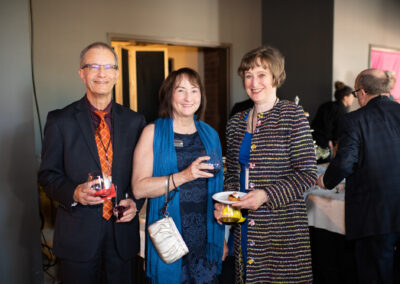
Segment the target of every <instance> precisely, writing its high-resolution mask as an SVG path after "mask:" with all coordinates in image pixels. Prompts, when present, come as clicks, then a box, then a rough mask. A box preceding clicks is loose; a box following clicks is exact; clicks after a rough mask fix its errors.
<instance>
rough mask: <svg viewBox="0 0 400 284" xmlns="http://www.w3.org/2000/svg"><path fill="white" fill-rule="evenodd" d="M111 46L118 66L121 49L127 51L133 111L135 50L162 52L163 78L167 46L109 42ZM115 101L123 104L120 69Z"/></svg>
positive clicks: (165, 75)
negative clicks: (116, 57)
mask: <svg viewBox="0 0 400 284" xmlns="http://www.w3.org/2000/svg"><path fill="white" fill-rule="evenodd" d="M111 46H112V47H113V48H114V50H115V52H116V53H117V55H118V66H122V59H121V55H122V49H127V50H128V51H129V57H128V62H129V63H128V67H129V107H130V109H132V110H134V111H138V102H137V82H136V81H137V72H136V52H138V51H150V52H151V51H155V52H162V53H163V55H164V79H165V78H167V76H168V48H166V47H155V46H132V45H129V42H127V44H124V43H123V42H115V41H114V40H113V41H112V42H111ZM115 101H116V102H117V103H119V104H121V105H123V96H122V70H120V76H119V77H118V80H117V83H116V84H115Z"/></svg>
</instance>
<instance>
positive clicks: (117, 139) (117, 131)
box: [112, 101, 124, 183]
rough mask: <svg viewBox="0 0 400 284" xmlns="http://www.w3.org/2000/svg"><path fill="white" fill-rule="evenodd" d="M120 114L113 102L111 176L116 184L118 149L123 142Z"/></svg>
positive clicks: (119, 109)
mask: <svg viewBox="0 0 400 284" xmlns="http://www.w3.org/2000/svg"><path fill="white" fill-rule="evenodd" d="M121 116H122V112H121V108H120V106H119V105H118V104H117V103H115V102H114V101H113V106H112V123H113V167H112V175H113V181H114V183H116V182H117V173H118V163H116V161H118V160H119V155H120V153H119V152H120V151H119V150H120V149H122V141H123V135H124V132H123V125H122V121H123V119H122V117H121Z"/></svg>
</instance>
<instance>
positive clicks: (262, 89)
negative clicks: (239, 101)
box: [215, 47, 316, 283]
mask: <svg viewBox="0 0 400 284" xmlns="http://www.w3.org/2000/svg"><path fill="white" fill-rule="evenodd" d="M238 73H239V75H240V76H241V78H242V79H243V85H244V87H245V89H246V92H247V94H248V95H249V97H250V99H252V100H253V102H254V107H253V108H251V109H248V110H246V111H244V112H241V113H237V114H236V115H234V116H233V117H232V118H231V119H230V121H229V123H228V126H227V175H226V180H225V190H233V191H238V190H240V191H244V192H248V193H247V195H246V196H245V197H243V198H241V200H240V201H238V202H237V203H235V204H234V206H236V207H238V208H241V209H242V213H244V214H245V215H246V214H247V216H245V217H246V222H245V223H244V224H242V225H238V224H237V225H234V226H233V231H234V248H233V252H234V255H235V266H236V269H235V272H236V273H235V278H236V283H244V282H245V283H310V282H312V271H311V253H310V241H309V230H308V221H307V214H306V206H305V202H304V198H303V192H304V191H305V190H306V189H308V188H309V187H310V186H312V185H313V184H314V183H315V181H316V163H315V152H314V147H313V142H312V137H311V134H310V127H309V124H308V121H307V119H306V117H305V115H304V111H303V109H302V108H301V107H300V106H297V105H295V104H294V103H292V102H289V101H280V100H279V99H278V97H277V96H276V89H277V88H278V87H279V86H281V85H282V83H283V81H284V80H285V77H286V75H285V71H284V58H283V56H282V55H281V53H280V52H279V51H278V50H276V49H274V48H270V47H260V48H258V49H255V50H253V51H250V52H249V53H247V54H246V55H245V56H244V57H243V59H242V62H241V65H240V67H239V69H238ZM215 208H216V211H215V216H216V217H217V218H218V217H219V216H220V214H221V208H222V205H221V204H216V205H215Z"/></svg>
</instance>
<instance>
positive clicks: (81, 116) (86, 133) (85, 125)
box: [75, 97, 101, 169]
mask: <svg viewBox="0 0 400 284" xmlns="http://www.w3.org/2000/svg"><path fill="white" fill-rule="evenodd" d="M75 117H76V119H77V123H78V125H79V127H80V128H81V131H82V135H83V137H85V140H86V143H87V146H88V148H89V152H90V153H91V155H92V157H93V159H94V160H95V161H96V163H97V165H98V167H99V169H101V165H100V159H99V154H98V152H97V145H96V141H95V139H94V131H93V127H92V125H91V120H90V113H89V106H88V105H87V102H86V98H85V97H83V98H82V99H81V100H80V101H79V104H78V106H77V108H76V113H75Z"/></svg>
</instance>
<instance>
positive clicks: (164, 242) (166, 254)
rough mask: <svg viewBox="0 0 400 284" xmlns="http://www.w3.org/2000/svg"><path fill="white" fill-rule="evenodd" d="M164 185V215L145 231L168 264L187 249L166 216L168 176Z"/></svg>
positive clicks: (170, 220)
mask: <svg viewBox="0 0 400 284" xmlns="http://www.w3.org/2000/svg"><path fill="white" fill-rule="evenodd" d="M165 187H166V191H165V205H164V207H163V208H164V209H163V211H164V212H162V215H163V216H164V217H163V218H161V219H160V220H158V221H156V222H154V223H153V224H151V225H150V226H148V228H147V231H148V233H149V236H150V239H151V241H152V243H153V245H154V247H155V248H156V250H157V252H158V255H159V256H160V258H161V259H162V260H163V261H164V262H165V263H166V264H170V263H173V262H175V261H177V260H178V259H180V258H181V257H183V256H184V255H186V254H187V253H188V252H189V249H188V247H187V246H186V243H185V241H184V240H183V238H182V236H181V234H180V233H179V231H178V228H177V227H176V225H175V222H174V220H173V219H172V218H171V217H169V216H168V212H167V205H168V201H169V200H168V195H169V194H168V193H169V176H168V177H167V181H166V186H165Z"/></svg>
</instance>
